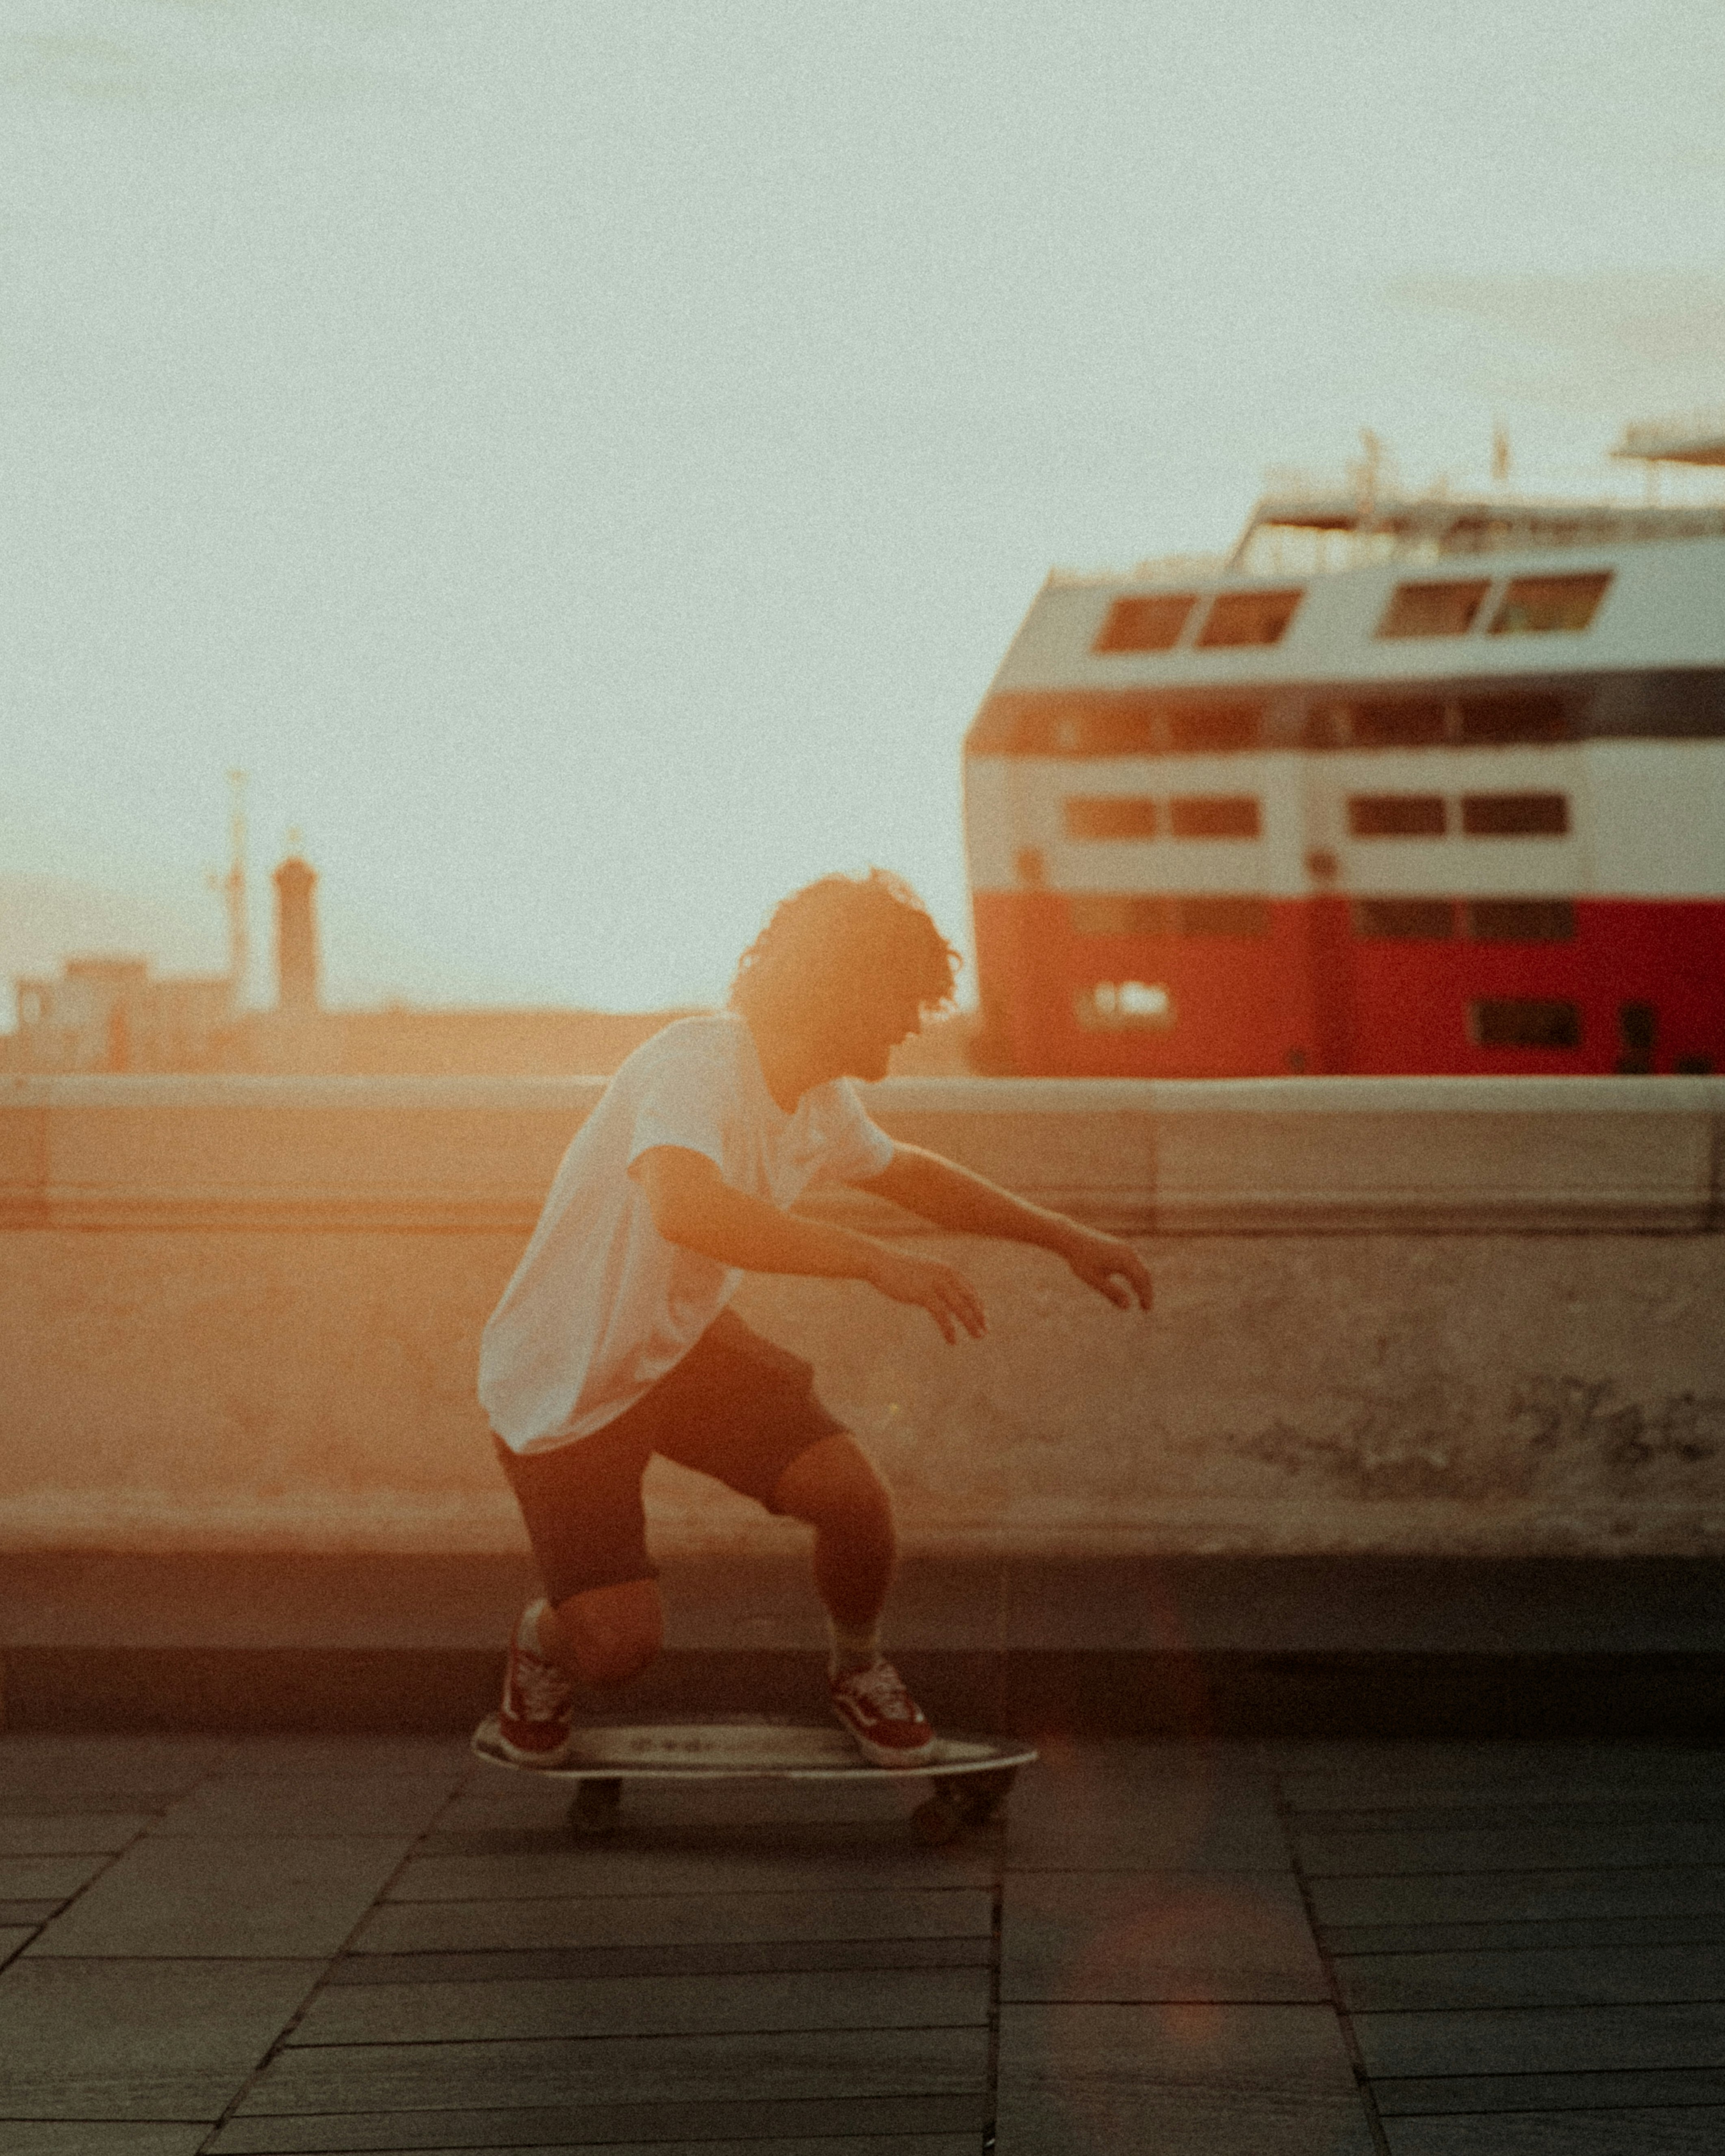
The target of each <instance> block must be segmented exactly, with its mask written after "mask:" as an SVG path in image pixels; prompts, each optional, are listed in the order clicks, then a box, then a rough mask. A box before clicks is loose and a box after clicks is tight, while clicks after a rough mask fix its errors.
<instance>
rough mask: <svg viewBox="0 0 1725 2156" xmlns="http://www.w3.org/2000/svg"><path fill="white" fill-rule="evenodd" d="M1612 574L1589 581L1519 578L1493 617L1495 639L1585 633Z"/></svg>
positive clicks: (1581, 579) (1584, 578) (1563, 578)
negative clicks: (1565, 631)
mask: <svg viewBox="0 0 1725 2156" xmlns="http://www.w3.org/2000/svg"><path fill="white" fill-rule="evenodd" d="M1610 582H1611V577H1610V572H1609V571H1602V572H1599V574H1597V575H1594V576H1589V577H1512V579H1511V582H1510V586H1509V589H1508V590H1507V592H1505V593H1504V594H1503V598H1502V602H1501V603H1500V604H1499V606H1498V608H1497V613H1495V614H1493V615H1492V617H1491V634H1492V635H1493V636H1544V635H1548V634H1551V632H1552V631H1553V630H1556V629H1585V628H1586V627H1587V626H1588V624H1589V622H1591V621H1592V619H1593V618H1594V614H1595V613H1597V612H1598V611H1599V601H1600V600H1601V599H1602V598H1604V596H1605V593H1606V589H1607V588H1608V586H1609V584H1610Z"/></svg>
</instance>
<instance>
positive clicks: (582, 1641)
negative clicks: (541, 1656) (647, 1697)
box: [556, 1579, 665, 1686]
mask: <svg viewBox="0 0 1725 2156" xmlns="http://www.w3.org/2000/svg"><path fill="white" fill-rule="evenodd" d="M556 1614H557V1629H558V1630H559V1632H560V1633H561V1634H562V1643H563V1647H564V1653H563V1655H562V1661H563V1663H564V1666H566V1667H567V1668H570V1669H572V1671H573V1672H574V1674H575V1675H576V1676H578V1677H579V1678H580V1680H581V1681H582V1682H583V1684H590V1685H598V1686H607V1685H622V1684H627V1683H628V1682H629V1679H630V1678H631V1677H634V1676H639V1675H640V1673H641V1671H643V1670H644V1669H645V1668H646V1666H647V1665H648V1664H649V1662H650V1661H652V1660H653V1659H654V1657H655V1655H657V1654H658V1652H659V1650H660V1645H661V1644H662V1642H663V1640H664V1637H665V1618H664V1613H663V1611H662V1609H661V1608H660V1600H659V1590H658V1589H657V1588H656V1587H655V1585H654V1584H653V1582H652V1581H651V1580H650V1579H634V1580H629V1581H627V1582H625V1583H624V1584H623V1585H621V1586H619V1587H595V1588H591V1589H588V1591H587V1592H586V1593H585V1594H572V1595H571V1596H570V1597H569V1599H568V1600H567V1602H560V1603H559V1604H557V1613H556Z"/></svg>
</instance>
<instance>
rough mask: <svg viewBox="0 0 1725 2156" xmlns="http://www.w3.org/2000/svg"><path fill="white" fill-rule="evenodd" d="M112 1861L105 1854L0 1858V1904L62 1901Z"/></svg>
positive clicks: (86, 1884) (87, 1882)
mask: <svg viewBox="0 0 1725 2156" xmlns="http://www.w3.org/2000/svg"><path fill="white" fill-rule="evenodd" d="M112 1861H113V1860H112V1859H111V1857H110V1856H106V1855H105V1854H95V1855H91V1856H0V1901H6V1902H64V1901H66V1900H68V1899H69V1897H71V1896H72V1895H74V1894H75V1893H77V1892H78V1891H79V1889H80V1887H83V1886H88V1885H89V1883H90V1881H91V1880H92V1879H94V1878H95V1876H96V1874H97V1872H99V1871H100V1870H101V1869H102V1867H103V1866H104V1865H105V1864H109V1863H111V1862H112Z"/></svg>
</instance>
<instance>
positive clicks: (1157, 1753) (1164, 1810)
mask: <svg viewBox="0 0 1725 2156" xmlns="http://www.w3.org/2000/svg"><path fill="white" fill-rule="evenodd" d="M1006 1816H1007V1830H1006V1859H1005V1861H1006V1863H1007V1866H1008V1867H1009V1869H1011V1870H1044V1871H1101V1870H1119V1871H1198V1870H1209V1869H1220V1870H1224V1871H1253V1870H1267V1871H1286V1870H1287V1869H1288V1868H1289V1856H1288V1846H1287V1838H1286V1834H1285V1832H1284V1831H1283V1829H1282V1826H1281V1821H1280V1820H1279V1819H1278V1818H1277V1816H1276V1806H1275V1799H1274V1791H1273V1789H1272V1786H1271V1781H1270V1778H1269V1776H1268V1774H1266V1773H1265V1772H1263V1771H1261V1770H1258V1769H1255V1768H1250V1767H1249V1766H1247V1765H1246V1764H1245V1763H1243V1762H1242V1761H1240V1759H1239V1758H1237V1757H1231V1758H1228V1759H1226V1760H1224V1761H1223V1762H1222V1763H1219V1764H1218V1763H1215V1762H1214V1761H1212V1760H1211V1759H1209V1758H1207V1757H1206V1756H1205V1755H1204V1753H1202V1752H1198V1753H1195V1755H1194V1758H1192V1759H1191V1760H1190V1761H1189V1763H1187V1764H1186V1765H1185V1767H1184V1768H1182V1767H1181V1766H1180V1765H1179V1764H1178V1763H1177V1762H1176V1761H1174V1760H1173V1759H1171V1758H1169V1757H1168V1751H1167V1748H1164V1747H1158V1746H1153V1745H1137V1746H1107V1747H1098V1748H1096V1753H1095V1755H1092V1753H1091V1752H1090V1751H1089V1750H1088V1749H1086V1750H1085V1751H1084V1752H1082V1753H1068V1752H1064V1751H1062V1752H1058V1753H1056V1754H1055V1757H1054V1758H1051V1759H1049V1760H1045V1761H1044V1762H1043V1763H1041V1764H1040V1765H1039V1766H1037V1767H1036V1768H1031V1769H1028V1770H1027V1771H1026V1773H1025V1774H1024V1775H1023V1776H1021V1777H1020V1779H1019V1785H1018V1787H1017V1788H1016V1789H1014V1792H1013V1794H1012V1799H1011V1802H1010V1804H1009V1808H1008V1810H1007V1815H1006Z"/></svg>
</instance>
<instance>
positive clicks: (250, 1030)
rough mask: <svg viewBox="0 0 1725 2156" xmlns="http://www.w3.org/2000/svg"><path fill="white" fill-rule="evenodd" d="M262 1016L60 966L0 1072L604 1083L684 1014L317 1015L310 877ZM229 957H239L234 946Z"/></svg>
mask: <svg viewBox="0 0 1725 2156" xmlns="http://www.w3.org/2000/svg"><path fill="white" fill-rule="evenodd" d="M271 880H272V881H273V883H274V885H275V981H276V997H275V1008H274V1009H270V1010H254V1011H242V1010H239V1009H238V1008H237V1001H238V998H237V996H236V993H235V979H234V976H233V975H232V974H223V975H216V976H213V977H210V978H204V977H201V976H200V977H196V978H168V979H165V980H152V979H151V978H150V968H149V962H148V960H147V959H145V958H141V957H83V958H71V959H69V960H68V961H67V962H66V964H65V967H64V973H63V976H62V978H60V979H59V980H57V981H55V980H45V979H31V980H20V981H18V983H17V984H16V986H17V989H18V1030H17V1032H16V1033H13V1034H0V1071H11V1072H18V1073H22V1072H39V1073H43V1074H47V1073H51V1072H71V1071H162V1072H167V1071H215V1072H220V1071H227V1072H234V1073H252V1074H254V1075H275V1076H292V1075H318V1076H324V1077H336V1078H557V1077H573V1076H577V1075H582V1076H601V1077H603V1076H608V1075H609V1074H610V1073H611V1072H612V1071H614V1070H616V1068H617V1067H618V1065H619V1064H620V1063H621V1062H622V1061H623V1060H624V1057H625V1056H627V1055H631V1054H633V1052H634V1050H636V1049H637V1048H639V1046H640V1045H641V1043H642V1042H643V1041H644V1040H648V1039H651V1037H652V1036H653V1034H655V1033H657V1032H658V1031H659V1030H660V1028H661V1027H662V1026H666V1025H669V1024H670V1022H671V1021H672V1019H678V1018H686V1017H688V1016H690V1015H691V1013H690V1012H689V1011H688V1010H686V1009H675V1010H656V1011H592V1010H556V1009H552V1010H500V1009H470V1010H414V1009H409V1008H408V1007H406V1006H404V1005H402V1006H398V1005H392V1006H390V1007H388V1008H387V1009H382V1010H326V1009H324V1008H323V1007H322V1002H321V990H320V972H321V968H320V962H319V954H318V943H317V923H316V912H315V910H314V903H313V899H314V893H315V891H316V884H317V875H316V870H313V869H312V868H311V866H310V865H308V864H307V863H306V862H305V861H304V860H301V859H300V856H299V855H296V854H295V855H290V856H289V857H288V858H287V860H285V861H283V862H282V863H281V865H280V867H278V868H277V869H276V870H275V875H274V876H273V877H272V879H271ZM236 948H238V949H239V950H241V951H243V949H244V939H243V937H241V938H239V941H238V942H237V944H236ZM975 1025H976V1019H975V1014H973V1013H971V1012H955V1013H952V1014H950V1015H948V1016H947V1017H945V1018H942V1019H932V1020H931V1021H930V1022H929V1024H928V1025H927V1028H926V1029H924V1031H923V1033H922V1035H921V1036H920V1037H919V1038H918V1039H914V1040H908V1041H906V1042H905V1043H904V1044H903V1045H902V1046H901V1047H900V1048H898V1049H896V1050H895V1051H894V1054H893V1059H892V1068H893V1070H894V1071H895V1072H896V1074H897V1075H901V1076H906V1077H909V1076H916V1077H922V1076H932V1075H950V1074H952V1073H953V1072H957V1071H963V1070H965V1069H966V1068H967V1067H968V1066H967V1065H966V1061H965V1051H966V1046H967V1043H968V1039H969V1037H970V1035H971V1034H972V1033H973V1031H974V1029H975Z"/></svg>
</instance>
